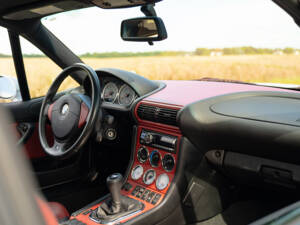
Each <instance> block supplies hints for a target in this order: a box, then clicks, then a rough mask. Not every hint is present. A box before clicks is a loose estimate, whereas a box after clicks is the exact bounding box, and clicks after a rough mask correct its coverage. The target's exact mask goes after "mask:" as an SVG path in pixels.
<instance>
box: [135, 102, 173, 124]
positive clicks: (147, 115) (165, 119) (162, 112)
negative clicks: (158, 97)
mask: <svg viewBox="0 0 300 225" xmlns="http://www.w3.org/2000/svg"><path fill="white" fill-rule="evenodd" d="M177 113H178V109H169V108H163V107H157V106H152V105H146V104H140V105H139V107H138V109H137V115H138V116H139V117H140V119H142V120H148V121H151V122H156V123H162V124H167V125H172V126H177V123H176V117H177Z"/></svg>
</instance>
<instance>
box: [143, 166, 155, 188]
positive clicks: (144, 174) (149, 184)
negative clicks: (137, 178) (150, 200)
mask: <svg viewBox="0 0 300 225" xmlns="http://www.w3.org/2000/svg"><path fill="white" fill-rule="evenodd" d="M151 171H153V173H154V178H153V181H152V182H151V183H149V184H147V183H146V182H145V177H146V174H147V173H149V172H151ZM155 179H156V172H155V170H153V169H149V170H147V171H146V172H145V173H144V175H143V182H144V184H146V185H150V184H153V182H154V181H155Z"/></svg>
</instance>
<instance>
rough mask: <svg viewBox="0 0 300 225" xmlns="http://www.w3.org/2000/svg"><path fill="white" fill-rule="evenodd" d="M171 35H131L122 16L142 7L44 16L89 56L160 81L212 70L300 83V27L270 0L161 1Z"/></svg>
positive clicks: (87, 59)
mask: <svg viewBox="0 0 300 225" xmlns="http://www.w3.org/2000/svg"><path fill="white" fill-rule="evenodd" d="M155 9H156V11H157V14H158V16H160V17H161V18H162V19H163V20H164V22H165V25H166V28H167V32H168V39H167V40H165V41H161V42H155V43H154V46H150V45H148V44H147V43H145V42H143V43H138V42H125V41H123V40H122V39H121V37H120V24H121V21H122V20H124V19H128V18H134V17H139V16H144V15H143V14H142V13H141V11H140V8H139V7H136V8H130V9H114V10H103V9H100V8H96V7H94V8H88V9H82V10H77V11H72V12H65V13H61V14H57V15H53V16H50V17H47V18H44V19H43V24H44V25H45V26H46V27H48V29H50V30H51V31H52V32H53V33H54V34H55V35H56V36H57V37H58V38H59V39H61V40H62V42H64V43H65V44H66V45H67V46H68V47H69V48H70V49H71V50H72V51H73V52H75V53H76V54H77V55H78V56H79V57H80V58H81V59H82V60H83V61H84V62H85V63H87V64H89V65H91V66H92V67H94V68H95V69H96V68H100V67H114V68H120V69H125V70H129V71H135V72H136V73H138V74H140V75H142V76H145V77H148V78H150V79H154V80H191V79H201V78H204V77H211V78H220V79H230V80H239V81H245V82H264V83H285V84H287V83H290V84H293V83H294V84H300V76H299V72H300V64H299V60H300V50H299V49H300V29H299V28H298V27H297V25H296V24H295V23H294V21H293V20H292V18H291V17H290V16H289V15H288V14H287V13H286V12H284V11H283V10H282V9H281V8H279V7H278V6H277V5H275V4H274V3H273V2H272V1H270V0H227V1H220V0H210V1H199V0H189V1H168V0H165V1H162V2H160V3H157V4H156V7H155Z"/></svg>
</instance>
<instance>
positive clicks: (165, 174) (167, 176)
mask: <svg viewBox="0 0 300 225" xmlns="http://www.w3.org/2000/svg"><path fill="white" fill-rule="evenodd" d="M163 175H165V176H167V177H168V183H167V185H166V186H165V187H164V188H159V187H158V185H157V182H158V181H159V178H160V177H161V176H163ZM169 183H170V177H169V176H168V174H166V173H162V174H160V175H159V176H158V177H157V179H156V182H155V186H156V188H157V189H158V190H160V191H162V190H164V189H166V188H167V187H168V185H169Z"/></svg>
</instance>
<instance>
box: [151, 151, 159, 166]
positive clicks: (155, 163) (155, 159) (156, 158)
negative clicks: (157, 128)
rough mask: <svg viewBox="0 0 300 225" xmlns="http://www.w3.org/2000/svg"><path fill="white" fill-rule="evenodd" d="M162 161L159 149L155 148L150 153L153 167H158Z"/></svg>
mask: <svg viewBox="0 0 300 225" xmlns="http://www.w3.org/2000/svg"><path fill="white" fill-rule="evenodd" d="M160 161H161V155H160V153H159V152H158V151H157V150H154V151H153V152H151V154H150V164H151V166H152V167H158V165H159V163H160Z"/></svg>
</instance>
